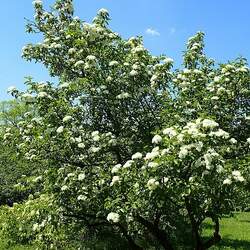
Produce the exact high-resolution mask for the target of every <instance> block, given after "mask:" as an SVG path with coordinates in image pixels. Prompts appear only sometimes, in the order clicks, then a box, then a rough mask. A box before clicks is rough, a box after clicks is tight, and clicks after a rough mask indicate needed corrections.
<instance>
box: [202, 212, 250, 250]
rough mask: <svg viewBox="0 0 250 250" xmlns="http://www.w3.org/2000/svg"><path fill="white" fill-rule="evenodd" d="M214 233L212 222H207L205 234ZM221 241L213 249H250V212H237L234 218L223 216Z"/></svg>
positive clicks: (207, 235)
mask: <svg viewBox="0 0 250 250" xmlns="http://www.w3.org/2000/svg"><path fill="white" fill-rule="evenodd" d="M212 233H213V227H212V223H211V222H209V221H208V222H207V223H206V224H205V230H204V236H205V237H209V236H211V235H212ZM220 234H221V236H222V240H221V242H220V243H219V244H218V246H216V247H212V248H211V250H219V249H224V250H225V249H227V250H233V249H237V250H250V213H246V212H244V213H236V214H235V216H234V217H232V218H223V219H222V221H221V223H220Z"/></svg>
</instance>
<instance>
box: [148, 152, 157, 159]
mask: <svg viewBox="0 0 250 250" xmlns="http://www.w3.org/2000/svg"><path fill="white" fill-rule="evenodd" d="M157 156H159V152H157V151H155V152H150V153H147V154H146V156H145V160H152V159H154V158H155V157H157Z"/></svg>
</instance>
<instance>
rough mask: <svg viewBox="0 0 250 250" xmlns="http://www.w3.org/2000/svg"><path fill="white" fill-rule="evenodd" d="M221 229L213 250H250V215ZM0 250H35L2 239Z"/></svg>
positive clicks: (209, 226) (208, 227)
mask: <svg viewBox="0 0 250 250" xmlns="http://www.w3.org/2000/svg"><path fill="white" fill-rule="evenodd" d="M204 227H205V230H204V237H209V236H210V235H212V232H213V227H212V223H211V222H209V221H207V222H206V223H205V225H204ZM220 227H221V236H222V241H221V242H220V244H219V245H218V246H216V247H212V248H211V250H220V249H221V250H222V249H223V250H225V249H226V250H250V213H238V214H235V216H234V217H233V218H224V219H223V220H222V221H221V226H220ZM0 250H34V247H29V246H14V247H8V245H7V242H6V241H4V240H3V239H1V237H0Z"/></svg>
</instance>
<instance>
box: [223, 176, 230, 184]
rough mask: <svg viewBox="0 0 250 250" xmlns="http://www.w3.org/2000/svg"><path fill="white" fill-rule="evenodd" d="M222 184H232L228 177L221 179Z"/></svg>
mask: <svg viewBox="0 0 250 250" xmlns="http://www.w3.org/2000/svg"><path fill="white" fill-rule="evenodd" d="M223 184H224V185H230V184H232V180H231V179H229V178H227V179H225V180H224V181H223Z"/></svg>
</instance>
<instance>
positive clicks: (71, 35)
mask: <svg viewBox="0 0 250 250" xmlns="http://www.w3.org/2000/svg"><path fill="white" fill-rule="evenodd" d="M34 6H35V12H36V14H35V21H34V22H30V23H29V24H28V25H27V31H28V32H31V33H32V32H35V33H36V32H41V33H42V34H43V38H44V39H43V41H42V42H41V43H38V44H29V45H27V46H26V47H24V49H23V57H24V58H25V59H27V60H35V61H37V62H41V63H43V64H44V65H45V66H46V67H47V68H48V69H49V72H50V74H51V75H52V76H57V77H58V78H59V84H58V85H57V86H56V85H54V84H52V83H50V82H42V83H36V82H34V81H33V80H32V79H28V80H27V82H26V83H27V86H28V89H27V91H25V92H20V91H18V90H17V89H15V88H11V89H10V92H11V93H12V95H13V96H15V97H16V98H17V99H21V100H22V101H24V102H25V103H27V105H34V106H35V107H36V112H35V114H34V115H29V114H27V115H26V116H25V118H24V119H23V120H22V121H21V122H19V123H18V129H16V128H13V131H8V133H9V134H8V138H12V139H13V140H12V141H11V142H13V143H16V142H18V149H19V150H20V152H22V153H23V154H24V155H25V157H26V158H27V159H28V160H30V161H37V162H40V164H44V165H46V166H49V169H48V170H46V171H45V173H44V179H45V186H46V188H45V192H46V193H47V195H48V196H49V197H50V198H49V200H50V201H51V204H53V206H54V208H56V209H57V213H58V214H59V215H60V216H59V218H60V220H58V223H59V222H60V223H63V219H62V218H72V219H73V220H74V223H82V224H83V225H84V226H85V227H86V228H88V229H89V230H92V229H95V230H103V229H105V230H111V231H112V232H116V233H117V232H118V233H120V234H121V235H122V236H123V237H125V238H126V239H127V241H128V243H129V245H130V249H142V248H143V247H144V248H145V247H148V246H149V245H155V244H160V245H161V246H162V247H163V248H164V249H174V248H175V246H176V247H178V246H180V245H183V244H184V245H185V246H187V244H188V243H187V242H186V241H185V239H184V235H185V234H186V235H188V237H189V234H190V236H191V237H192V239H193V240H192V242H191V243H190V247H193V248H195V249H207V248H209V247H210V246H212V245H213V244H215V243H217V242H218V241H219V240H220V238H221V237H220V234H219V219H220V218H221V216H222V215H223V214H229V213H230V212H231V211H232V210H233V209H234V205H235V203H237V196H239V195H238V194H239V193H240V190H241V189H242V188H243V187H244V186H245V184H246V183H247V181H246V180H245V176H247V171H249V170H248V169H247V168H246V166H247V164H249V143H250V139H249V138H248V136H249V132H250V130H249V127H250V126H249V109H250V107H249V96H250V95H249V93H250V91H249V82H250V81H249V80H250V74H249V69H248V67H247V66H246V62H245V61H244V60H243V59H239V60H236V61H234V62H231V63H228V64H225V65H219V67H216V66H214V62H213V61H212V60H209V59H207V58H206V57H205V55H204V53H203V48H204V44H203V33H201V32H199V33H197V35H195V36H194V37H192V38H191V39H190V40H189V42H188V44H187V51H186V52H185V54H184V69H181V70H176V71H173V70H171V68H172V64H173V60H172V59H170V58H167V57H165V56H159V57H154V56H151V55H150V53H149V52H148V51H147V50H146V49H145V48H144V46H143V43H142V39H141V38H138V37H136V38H135V37H134V38H130V39H129V40H124V39H122V38H121V37H120V36H119V35H118V34H117V33H114V32H112V31H111V30H110V29H109V28H108V20H109V14H108V12H107V10H105V9H101V10H100V11H99V12H98V14H97V16H96V17H95V18H94V20H93V22H92V23H91V24H88V23H86V22H82V21H81V20H80V19H79V18H77V17H73V5H72V1H71V0H64V1H62V0H60V1H56V3H55V5H54V9H53V12H47V11H45V10H44V8H43V4H42V1H40V0H36V1H34ZM152 133H157V134H156V135H155V136H154V137H153V136H152ZM152 137H153V138H152ZM8 141H9V142H10V140H8ZM151 141H152V143H151ZM152 144H154V145H152ZM29 204H30V202H29V203H28V204H26V206H28V205H29ZM51 206H52V205H51ZM27 211H29V210H27ZM53 211H54V210H53ZM206 218H211V219H212V221H213V222H214V224H215V230H214V235H213V236H212V237H211V239H209V240H207V241H204V240H203V239H202V235H201V230H202V223H203V222H204V220H205V219H206ZM36 220H38V219H37V217H36ZM44 221H45V222H44ZM34 223H35V225H36V226H35V230H34V231H33V233H34V234H35V235H37V239H39V237H40V238H42V237H41V235H43V233H44V230H45V229H44V228H45V225H48V224H50V220H49V219H44V217H43V220H42V222H41V223H43V225H41V223H39V222H34ZM45 231H46V230H45ZM47 232H48V231H46V233H47ZM50 232H52V233H53V230H52V231H50ZM141 239H143V240H144V242H145V241H147V242H148V245H147V244H146V245H144V243H143V241H142V240H141ZM155 242H157V243H155ZM53 247H54V245H53Z"/></svg>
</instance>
